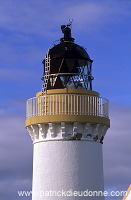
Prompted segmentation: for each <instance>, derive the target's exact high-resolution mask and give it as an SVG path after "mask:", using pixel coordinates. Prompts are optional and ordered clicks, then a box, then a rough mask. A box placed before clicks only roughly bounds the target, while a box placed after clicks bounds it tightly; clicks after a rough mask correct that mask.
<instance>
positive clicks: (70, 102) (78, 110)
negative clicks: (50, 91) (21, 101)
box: [26, 94, 109, 124]
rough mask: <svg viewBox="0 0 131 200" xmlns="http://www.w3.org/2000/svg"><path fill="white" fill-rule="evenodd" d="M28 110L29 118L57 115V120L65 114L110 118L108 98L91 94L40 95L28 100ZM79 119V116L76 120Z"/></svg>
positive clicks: (67, 115)
mask: <svg viewBox="0 0 131 200" xmlns="http://www.w3.org/2000/svg"><path fill="white" fill-rule="evenodd" d="M26 111H27V120H29V119H30V118H36V117H37V118H38V117H39V118H40V117H49V116H52V117H53V116H54V117H55V116H57V120H56V121H60V120H63V119H64V118H62V117H64V116H66V117H67V118H68V117H69V118H70V119H72V118H71V117H73V116H76V117H77V116H79V117H81V116H82V117H83V118H85V117H86V118H87V116H90V117H91V116H95V117H103V118H107V119H109V114H108V100H107V99H105V98H102V97H97V96H90V95H79V94H54V95H43V96H38V97H34V98H31V99H28V100H27V110H26ZM58 117H59V120H58ZM43 119H44V118H43ZM45 119H47V118H45ZM77 119H78V117H77V118H75V119H74V120H77ZM27 120H26V121H27ZM47 121H48V120H47ZM53 121H54V119H53ZM86 121H87V120H86ZM27 124H28V123H27Z"/></svg>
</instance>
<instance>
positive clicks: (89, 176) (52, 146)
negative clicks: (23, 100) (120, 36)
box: [26, 24, 110, 200]
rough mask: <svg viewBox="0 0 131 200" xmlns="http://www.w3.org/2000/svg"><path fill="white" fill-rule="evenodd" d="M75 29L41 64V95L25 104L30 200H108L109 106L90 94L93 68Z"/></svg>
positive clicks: (68, 30) (68, 29) (68, 31)
mask: <svg viewBox="0 0 131 200" xmlns="http://www.w3.org/2000/svg"><path fill="white" fill-rule="evenodd" d="M70 25H71V24H67V25H62V26H61V31H62V34H63V35H62V36H63V37H62V38H60V40H59V43H58V44H53V45H51V47H50V48H49V49H48V51H47V54H46V56H45V59H44V60H43V62H42V63H43V65H44V70H43V71H44V72H43V77H42V81H43V84H42V91H40V92H38V93H37V94H36V97H33V98H31V99H28V100H27V108H26V109H27V118H26V128H27V130H28V132H29V134H30V136H31V139H32V141H33V181H32V200H104V199H105V198H104V195H103V192H104V182H103V157H102V146H103V142H104V137H105V134H106V132H107V130H108V128H109V127H110V120H109V115H108V100H107V99H105V98H102V97H100V94H99V93H98V92H96V91H93V90H92V81H93V79H94V78H93V76H92V62H93V60H92V59H91V58H90V56H89V55H88V53H87V51H86V50H85V49H84V47H81V46H80V45H78V44H76V43H75V39H74V38H73V37H72V35H71V26H70Z"/></svg>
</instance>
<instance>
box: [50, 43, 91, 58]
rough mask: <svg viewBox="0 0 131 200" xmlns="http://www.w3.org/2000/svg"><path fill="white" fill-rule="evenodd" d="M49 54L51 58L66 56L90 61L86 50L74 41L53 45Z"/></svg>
mask: <svg viewBox="0 0 131 200" xmlns="http://www.w3.org/2000/svg"><path fill="white" fill-rule="evenodd" d="M49 55H50V58H51V59H57V58H64V59H66V58H68V59H82V60H90V61H91V59H90V57H89V55H88V53H87V52H86V50H85V49H84V48H83V47H81V46H79V45H77V44H75V43H74V42H61V43H60V44H58V45H55V46H54V47H53V48H51V49H50V50H49Z"/></svg>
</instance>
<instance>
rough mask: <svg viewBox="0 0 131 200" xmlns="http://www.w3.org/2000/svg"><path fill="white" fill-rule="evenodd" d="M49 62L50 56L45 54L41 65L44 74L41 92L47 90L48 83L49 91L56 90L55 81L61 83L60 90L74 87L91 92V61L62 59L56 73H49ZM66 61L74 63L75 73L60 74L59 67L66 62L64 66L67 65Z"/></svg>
mask: <svg viewBox="0 0 131 200" xmlns="http://www.w3.org/2000/svg"><path fill="white" fill-rule="evenodd" d="M50 60H51V59H50V55H49V54H47V56H46V58H45V62H44V63H43V64H44V68H45V73H44V76H43V78H42V80H43V91H45V90H46V89H48V84H49V82H50V89H53V88H55V89H56V88H57V86H56V83H57V82H56V81H57V79H59V81H61V83H62V86H63V87H62V88H68V87H69V88H70V87H74V88H75V89H79V88H81V89H86V90H92V80H93V79H94V77H93V76H92V60H90V61H89V60H84V59H62V60H61V63H60V66H59V69H58V72H57V73H50ZM67 60H68V62H71V60H74V63H75V64H76V65H77V67H76V66H75V68H76V69H77V73H74V72H73V73H72V72H70V73H65V72H64V73H62V72H61V67H62V65H63V63H64V62H66V64H67V65H68V63H67ZM56 61H57V60H56ZM76 62H77V63H76ZM82 63H83V64H82ZM58 87H59V84H58Z"/></svg>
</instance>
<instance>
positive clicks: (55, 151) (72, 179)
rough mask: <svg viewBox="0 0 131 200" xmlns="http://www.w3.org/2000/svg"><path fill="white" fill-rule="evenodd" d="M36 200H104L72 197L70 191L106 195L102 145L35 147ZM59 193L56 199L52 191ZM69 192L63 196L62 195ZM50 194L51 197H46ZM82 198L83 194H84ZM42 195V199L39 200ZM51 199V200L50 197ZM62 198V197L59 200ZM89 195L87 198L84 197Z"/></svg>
mask: <svg viewBox="0 0 131 200" xmlns="http://www.w3.org/2000/svg"><path fill="white" fill-rule="evenodd" d="M33 163H34V165H33V192H34V193H35V194H34V196H33V198H32V200H40V199H43V200H51V199H54V200H58V199H63V200H65V199H72V200H75V199H77V200H83V199H86V200H88V199H89V200H91V199H92V200H103V199H104V198H103V197H101V196H100V197H97V196H96V197H93V196H92V197H91V196H87V195H91V193H87V192H85V193H83V197H82V196H72V193H70V192H69V191H70V190H71V191H73V192H74V191H79V192H81V191H87V190H88V191H103V190H104V186H103V166H102V163H103V162H102V144H100V143H96V142H93V141H79V140H75V141H71V140H70V141H47V142H40V143H36V144H34V160H33ZM50 190H51V191H54V192H56V193H55V194H54V195H56V196H54V195H53V196H51V195H52V194H51V193H50V196H48V192H49V191H50ZM62 190H63V191H66V192H67V191H68V192H67V193H66V195H71V196H70V198H69V197H67V196H64V195H63V196H59V195H62V193H60V192H61V191H62ZM46 191H47V193H45V192H46ZM80 194H81V193H80ZM36 195H38V196H36ZM46 195H47V196H46ZM57 195H58V196H57ZM84 195H85V196H84Z"/></svg>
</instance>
